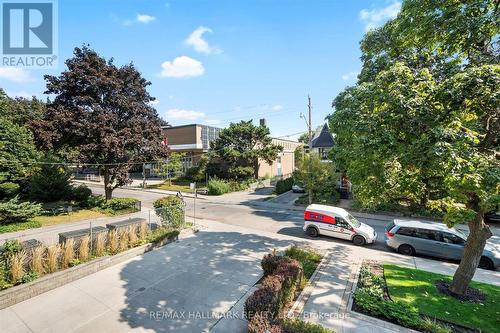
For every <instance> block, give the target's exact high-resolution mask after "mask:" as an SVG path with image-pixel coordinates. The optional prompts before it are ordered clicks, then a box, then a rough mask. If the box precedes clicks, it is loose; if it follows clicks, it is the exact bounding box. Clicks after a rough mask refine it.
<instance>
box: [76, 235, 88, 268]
mask: <svg viewBox="0 0 500 333" xmlns="http://www.w3.org/2000/svg"><path fill="white" fill-rule="evenodd" d="M89 256H90V236H89V235H86V236H84V237H82V238H81V239H80V243H79V245H78V259H79V260H80V261H81V262H84V261H87V260H88V259H89Z"/></svg>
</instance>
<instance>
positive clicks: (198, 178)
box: [185, 155, 208, 182]
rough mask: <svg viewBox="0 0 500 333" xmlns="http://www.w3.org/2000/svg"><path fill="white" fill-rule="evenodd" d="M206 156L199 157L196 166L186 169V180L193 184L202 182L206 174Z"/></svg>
mask: <svg viewBox="0 0 500 333" xmlns="http://www.w3.org/2000/svg"><path fill="white" fill-rule="evenodd" d="M207 165H208V156H205V155H204V156H201V157H200V160H199V161H198V165H197V166H194V167H191V168H189V169H187V171H186V176H185V177H186V178H187V179H189V180H192V181H194V182H204V181H205V177H206V172H207Z"/></svg>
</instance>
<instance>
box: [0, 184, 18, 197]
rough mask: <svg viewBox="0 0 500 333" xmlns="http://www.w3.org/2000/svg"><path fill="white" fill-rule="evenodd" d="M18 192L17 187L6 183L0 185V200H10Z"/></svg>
mask: <svg viewBox="0 0 500 333" xmlns="http://www.w3.org/2000/svg"><path fill="white" fill-rule="evenodd" d="M18 192H19V185H18V184H16V183H11V182H6V183H1V184H0V198H12V197H13V196H15V195H16V194H17V193H18Z"/></svg>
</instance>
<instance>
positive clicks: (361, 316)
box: [340, 261, 420, 333]
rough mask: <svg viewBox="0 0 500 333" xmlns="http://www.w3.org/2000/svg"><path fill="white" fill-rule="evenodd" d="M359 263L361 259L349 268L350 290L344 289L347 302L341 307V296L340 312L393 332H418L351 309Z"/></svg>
mask: <svg viewBox="0 0 500 333" xmlns="http://www.w3.org/2000/svg"><path fill="white" fill-rule="evenodd" d="M361 264H362V261H359V262H358V263H356V265H355V266H354V267H353V269H352V270H351V273H350V276H349V281H348V288H349V286H350V290H349V291H347V289H348V288H346V290H345V291H344V296H347V295H348V297H349V298H348V302H347V304H346V307H345V308H344V309H342V308H343V305H344V296H343V297H342V305H341V307H340V310H341V311H342V310H343V312H342V313H346V314H349V317H351V318H356V319H359V320H363V321H366V322H368V323H371V324H373V325H375V326H379V327H383V328H385V329H389V330H391V331H394V332H400V333H420V332H419V331H416V330H413V329H411V328H407V327H403V326H399V325H396V324H393V323H390V322H388V321H385V320H381V319H378V318H375V317H371V316H367V315H364V314H362V313H359V312H356V311H354V310H352V305H353V303H354V298H353V295H354V292H355V291H356V288H357V286H358V278H359V271H360V270H361ZM346 291H347V292H346Z"/></svg>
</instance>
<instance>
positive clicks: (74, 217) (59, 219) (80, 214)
mask: <svg viewBox="0 0 500 333" xmlns="http://www.w3.org/2000/svg"><path fill="white" fill-rule="evenodd" d="M105 216H107V215H106V214H104V213H101V212H99V211H97V210H92V209H79V210H77V211H74V212H72V213H71V214H61V215H54V216H51V215H42V216H37V217H34V218H33V219H32V221H34V222H38V223H40V225H41V226H42V227H45V226H48V225H54V224H61V223H70V222H75V221H81V220H88V219H96V218H99V217H105Z"/></svg>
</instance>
